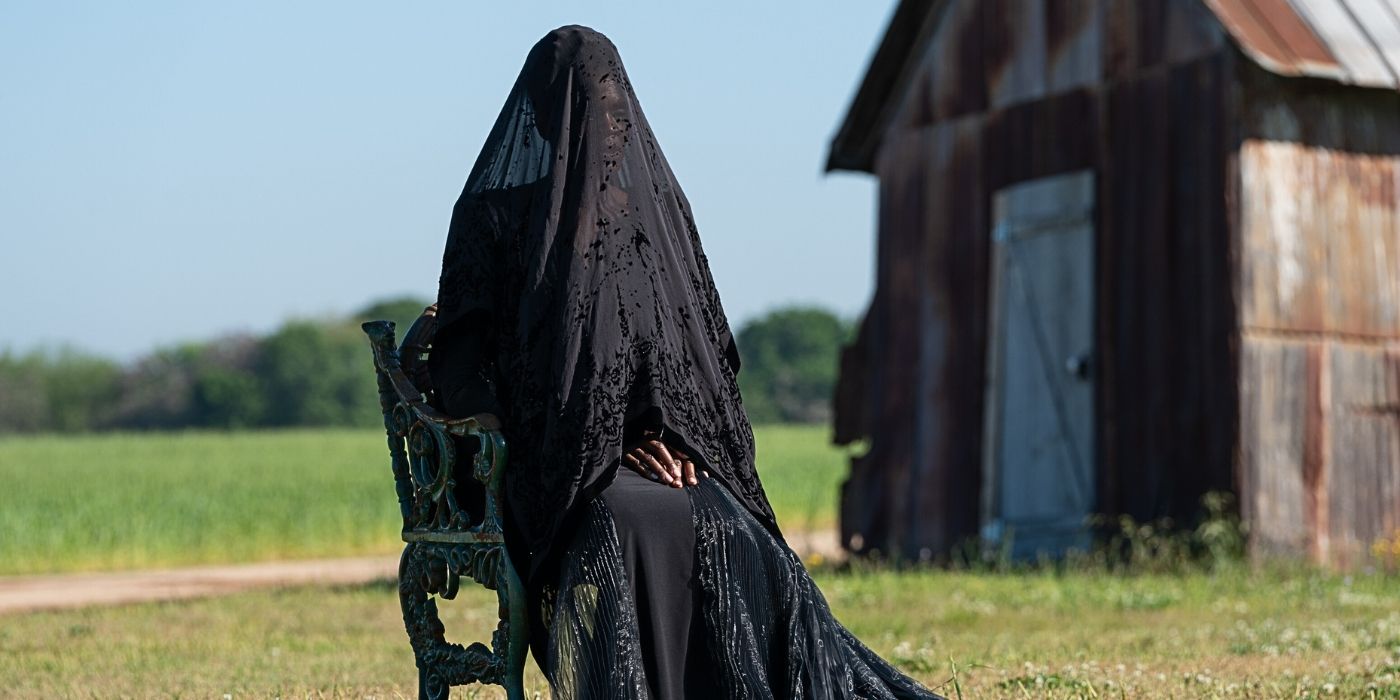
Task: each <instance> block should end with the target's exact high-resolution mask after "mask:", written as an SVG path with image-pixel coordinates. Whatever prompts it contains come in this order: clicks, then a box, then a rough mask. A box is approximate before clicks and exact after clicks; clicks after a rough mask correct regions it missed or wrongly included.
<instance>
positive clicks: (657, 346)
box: [433, 26, 777, 577]
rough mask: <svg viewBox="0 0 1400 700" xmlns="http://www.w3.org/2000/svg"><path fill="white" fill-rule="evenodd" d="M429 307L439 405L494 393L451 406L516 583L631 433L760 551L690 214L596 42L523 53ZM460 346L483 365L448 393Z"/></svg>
mask: <svg viewBox="0 0 1400 700" xmlns="http://www.w3.org/2000/svg"><path fill="white" fill-rule="evenodd" d="M438 303H439V311H438V313H439V317H438V318H439V330H438V338H439V339H440V340H441V342H440V343H439V345H438V347H437V348H435V350H434V354H433V364H434V368H435V378H436V377H440V378H441V379H440V380H439V383H438V386H439V391H440V393H441V394H442V395H444V396H453V395H456V396H458V397H460V396H463V395H467V396H470V395H471V394H472V393H473V392H475V394H476V395H477V396H485V395H486V394H487V393H488V392H487V390H486V389H485V387H487V386H488V385H489V386H490V387H492V388H493V390H491V391H489V394H490V398H489V399H483V400H479V401H476V402H475V404H473V405H472V406H471V407H470V408H468V407H467V405H468V404H470V403H472V402H471V401H470V400H463V399H460V398H459V399H458V406H459V407H463V408H461V409H460V410H472V409H475V410H497V411H499V413H500V415H501V418H502V420H503V422H504V424H505V433H506V438H507V441H508V443H509V445H510V451H511V454H510V463H509V467H508V471H507V475H506V496H507V501H508V506H509V511H510V516H511V526H512V527H513V528H515V529H516V531H517V533H518V536H519V537H521V539H522V541H521V544H522V545H524V546H528V548H529V552H530V567H529V568H530V573H531V577H533V575H534V574H535V572H536V571H537V570H538V569H539V566H540V564H541V563H542V562H543V561H544V560H545V559H546V558H547V554H548V553H549V552H550V551H551V548H552V547H551V543H552V542H554V541H555V539H556V538H557V535H558V533H559V529H560V526H561V523H564V522H565V520H566V518H567V517H568V516H569V514H571V513H573V512H574V511H575V507H576V506H577V505H578V504H580V503H581V502H582V501H584V500H586V499H587V498H589V497H591V496H592V495H593V494H595V493H597V492H598V491H599V490H601V489H602V488H603V487H604V486H606V485H607V483H608V482H609V481H610V480H611V478H612V476H613V474H614V470H615V469H616V468H617V464H618V461H619V459H620V457H621V454H622V450H623V441H624V437H623V436H624V428H631V427H633V426H635V425H637V424H640V423H648V424H652V425H654V426H656V427H662V428H663V429H664V436H665V440H666V441H667V442H669V443H671V444H673V445H678V446H680V447H681V449H684V450H686V451H687V452H688V453H689V454H690V455H691V456H692V457H694V458H695V460H696V462H697V466H703V468H705V469H707V470H709V472H710V473H711V474H712V475H713V476H714V477H716V478H717V479H719V480H720V481H721V482H722V483H723V484H724V485H725V486H727V487H728V490H729V491H730V492H731V493H732V494H733V495H734V497H735V498H736V499H738V501H739V502H740V503H741V504H742V505H743V506H744V508H746V509H747V510H749V511H750V512H752V513H753V514H754V515H755V516H756V517H757V518H758V520H759V522H761V523H763V524H764V525H765V526H766V527H767V528H768V529H770V530H771V531H772V532H773V533H774V535H775V536H776V535H777V526H776V524H775V522H774V518H773V512H772V509H771V507H770V506H769V504H768V500H767V497H766V496H765V495H764V493H763V488H762V486H761V484H760V483H759V479H758V475H757V473H756V472H755V469H754V443H753V433H752V430H751V428H750V426H749V422H748V418H747V417H746V416H745V414H744V408H743V405H742V403H741V401H740V397H739V390H738V386H737V384H736V382H735V376H736V373H737V372H738V371H739V356H738V352H737V351H736V349H735V345H734V338H733V335H732V333H731V332H730V328H729V324H728V321H727V320H726V319H725V315H724V309H723V308H722V307H721V305H720V299H719V294H718V292H717V291H716V290H715V285H714V280H713V279H712V277H711V275H710V269H709V264H708V262H707V261H706V258H705V255H704V252H703V251H702V249H701V245H700V238H699V235H698V233H697V231H696V227H695V221H694V218H693V216H692V214H691V209H690V205H689V203H688V202H687V201H686V198H685V195H684V193H682V192H681V188H680V185H679V184H678V183H677V182H676V178H675V175H674V174H673V173H672V172H671V168H670V166H669V165H667V163H666V158H665V156H664V155H662V153H661V149H660V147H659V146H658V145H657V143H656V139H655V137H654V136H653V134H652V131H651V128H650V127H649V126H648V125H647V121H646V117H645V116H644V115H643V114H642V109H641V106H640V105H639V104H638V102H637V98H636V96H635V95H634V94H633V92H632V86H631V84H630V82H629V81H628V78H627V73H626V71H625V70H624V69H623V67H622V61H621V59H620V58H619V57H618V53H617V49H616V48H615V47H614V46H613V44H612V42H611V41H609V40H608V39H607V37H605V36H603V35H601V34H599V33H597V32H595V31H593V30H591V29H588V28H586V27H578V26H570V27H562V28H560V29H557V30H554V31H553V32H550V33H549V34H548V35H546V36H545V37H544V38H543V39H541V40H540V41H539V43H537V44H536V45H535V46H534V48H533V49H532V50H531V51H530V53H529V56H528V57H527V59H526V61H525V66H524V68H523V70H522V71H521V72H520V76H519V78H517V79H516V82H515V86H514V87H513V88H512V90H511V92H510V96H509V97H508V98H507V100H506V104H505V106H504V108H503V109H502V110H501V113H500V116H499V117H498V118H497V119H496V123H495V126H494V127H493V128H492V130H491V134H490V136H489V138H488V139H487V141H486V144H485V146H484V147H483V148H482V150H481V154H480V156H478V158H477V161H476V164H475V166H474V167H473V168H472V171H471V175H470V176H469V177H468V179H467V183H466V187H465V188H464V189H463V191H462V195H461V197H460V199H459V200H458V201H457V204H456V207H455V208H454V210H453V215H452V223H451V227H450V230H449V233H448V240H447V247H446V250H445V253H444V256H443V269H442V278H441V280H440V286H439V291H438ZM465 334H474V336H475V337H477V338H480V339H482V342H484V343H485V346H484V347H483V349H482V351H481V352H482V355H483V356H484V359H485V360H487V361H486V362H483V363H480V366H481V367H482V370H481V371H480V373H479V375H478V374H473V375H472V376H470V377H466V378H460V376H459V375H454V374H453V373H452V372H451V371H447V368H449V367H450V366H451V365H452V364H453V363H456V362H461V361H464V360H463V357H462V356H461V355H458V356H455V357H454V353H453V351H452V347H453V343H452V342H451V339H452V338H453V337H454V335H455V336H463V335H465ZM454 377H457V378H454ZM454 382H456V384H457V386H452V385H451V384H453V383H454ZM473 387H475V388H473ZM517 556H519V554H518V553H517Z"/></svg>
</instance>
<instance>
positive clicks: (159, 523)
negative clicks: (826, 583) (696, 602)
mask: <svg viewBox="0 0 1400 700" xmlns="http://www.w3.org/2000/svg"><path fill="white" fill-rule="evenodd" d="M755 434H756V437H757V440H758V450H759V457H758V463H759V469H760V473H761V475H762V477H763V479H764V481H765V483H766V484H767V487H768V493H769V495H770V496H771V498H772V500H773V506H774V509H775V510H776V511H777V513H778V516H779V520H780V521H781V522H782V525H783V527H784V528H787V529H810V528H825V527H830V526H831V525H832V523H833V522H834V512H835V499H836V488H837V484H838V483H839V481H840V479H841V478H842V475H843V473H844V470H845V458H844V456H843V453H842V452H841V451H839V450H837V449H836V448H834V447H832V446H831V445H830V443H829V441H828V439H827V430H826V428H824V427H819V426H818V427H813V426H771V427H760V428H757V429H756V430H755ZM0 484H4V486H5V487H4V489H0V575H6V574H29V573H47V572H67V571H90V570H114V569H133V568H153V567H165V566H179V565H188V564H208V563H226V562H244V561H258V560H270V559H281V558H309V557H336V556H352V555H358V554H378V553H391V552H394V551H396V550H397V548H398V547H399V546H401V545H400V544H399V541H398V509H397V504H396V501H395V497H394V488H393V480H392V477H391V476H390V474H389V459H388V450H387V448H386V447H385V442H384V434H383V433H382V432H380V431H374V430H358V431H355V430H305V431H276V432H247V433H200V432H191V433H148V434H119V435H84V436H77V437H54V436H41V437H4V438H0Z"/></svg>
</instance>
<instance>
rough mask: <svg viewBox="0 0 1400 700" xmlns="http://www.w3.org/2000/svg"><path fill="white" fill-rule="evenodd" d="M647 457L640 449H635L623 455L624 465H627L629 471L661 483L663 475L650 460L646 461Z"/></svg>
mask: <svg viewBox="0 0 1400 700" xmlns="http://www.w3.org/2000/svg"><path fill="white" fill-rule="evenodd" d="M646 456H647V455H646V453H645V452H642V450H641V449H640V448H634V449H633V450H632V451H631V452H627V453H625V454H623V455H622V463H623V464H625V465H627V468H628V469H631V470H632V471H634V472H637V473H638V474H641V475H642V476H644V477H646V478H648V479H651V480H652V481H661V473H660V472H659V471H658V470H657V469H656V468H654V467H653V466H652V464H651V463H650V462H649V461H648V460H646V459H644V458H645V457H646Z"/></svg>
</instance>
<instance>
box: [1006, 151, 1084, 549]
mask: <svg viewBox="0 0 1400 700" xmlns="http://www.w3.org/2000/svg"><path fill="white" fill-rule="evenodd" d="M992 208H993V229H992V240H993V243H992V255H993V257H992V271H991V273H992V277H991V290H990V291H991V299H990V301H991V305H990V308H991V310H992V317H991V323H990V325H989V328H990V332H991V336H990V338H989V339H988V340H989V342H988V353H989V356H988V362H987V382H986V402H985V407H986V415H985V422H984V425H983V435H984V443H983V462H982V464H983V466H984V468H983V475H984V476H983V478H984V483H983V490H982V493H983V498H984V500H983V525H984V527H983V536H984V538H985V539H987V540H990V542H989V544H991V545H992V546H1003V547H1009V548H1010V551H1011V553H1012V556H1014V557H1017V558H1027V557H1036V556H1043V555H1048V556H1059V555H1061V554H1063V553H1064V552H1065V551H1066V550H1068V549H1071V548H1080V549H1083V548H1086V547H1087V546H1088V544H1089V534H1088V528H1087V526H1086V519H1087V517H1088V516H1089V515H1090V514H1091V513H1092V512H1093V508H1094V470H1093V463H1094V460H1093V442H1094V439H1093V438H1094V436H1093V406H1094V400H1093V396H1094V391H1093V382H1094V377H1093V375H1094V362H1093V356H1094V355H1093V346H1092V341H1093V320H1094V319H1093V307H1094V285H1093V281H1094V229H1093V218H1092V217H1093V210H1094V177H1093V174H1092V173H1090V172H1079V173H1072V174H1068V175H1057V176H1054V177H1048V178H1043V179H1040V180H1033V181H1030V182H1025V183H1021V184H1017V185H1015V186H1013V187H1008V188H1006V189H1003V190H1000V191H998V192H997V193H996V195H995V196H994V198H993V201H992Z"/></svg>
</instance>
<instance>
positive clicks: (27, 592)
mask: <svg viewBox="0 0 1400 700" xmlns="http://www.w3.org/2000/svg"><path fill="white" fill-rule="evenodd" d="M398 566H399V557H398V555H393V556H387V557H357V558H353V559H317V560H310V561H278V562H265V563H260V564H237V565H230V566H201V567H193V568H187V569H168V570H164V571H125V572H115V573H94V574H64V575H51V576H6V577H0V615H4V614H7V613H17V612H28V611H32V610H55V609H60V608H81V607H86V606H89V605H119V604H122V603H141V602H149V601H157V600H180V599H183V598H200V597H204V596H212V595H222V594H227V593H235V592H238V591H246V590H249V589H253V588H269V587H277V586H296V585H307V584H313V583H314V584H320V585H334V584H355V583H367V582H370V581H378V580H383V579H387V578H393V577H394V576H396V575H397V574H398Z"/></svg>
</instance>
